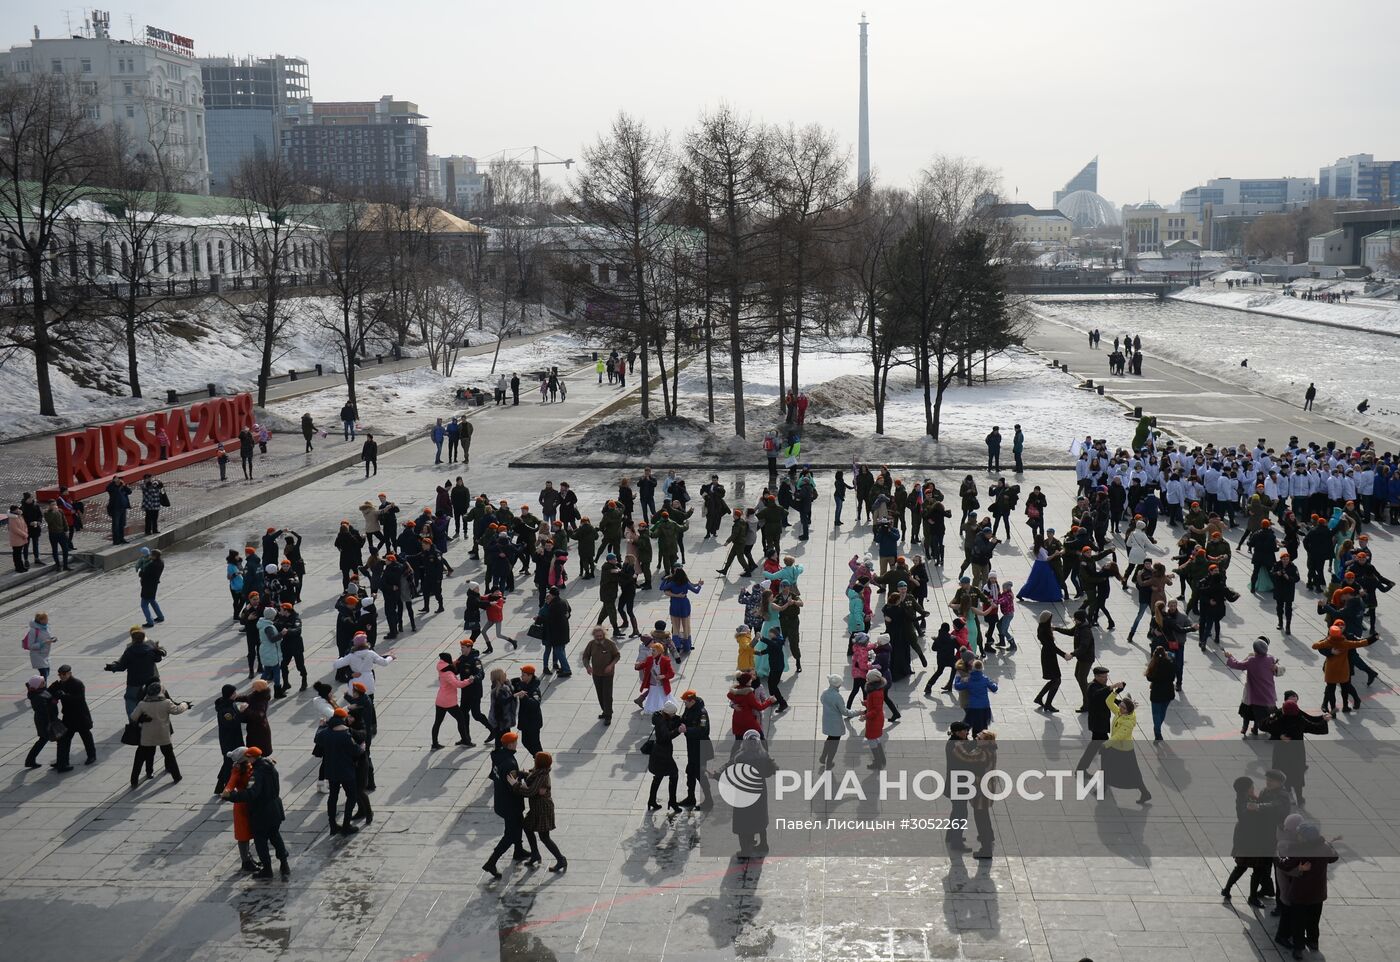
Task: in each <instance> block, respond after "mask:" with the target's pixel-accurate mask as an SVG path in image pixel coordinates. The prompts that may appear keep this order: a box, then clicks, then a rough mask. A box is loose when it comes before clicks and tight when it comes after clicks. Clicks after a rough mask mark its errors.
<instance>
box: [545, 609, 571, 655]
mask: <svg viewBox="0 0 1400 962" xmlns="http://www.w3.org/2000/svg"><path fill="white" fill-rule="evenodd" d="M572 613H573V612H572V610H571V609H570V608H569V603H568V602H567V601H565V600H564V599H563V598H555V599H554V600H553V601H551V602H550V603H549V604H547V605H545V608H544V643H545V644H546V645H567V644H568V643H569V615H571V614H572Z"/></svg>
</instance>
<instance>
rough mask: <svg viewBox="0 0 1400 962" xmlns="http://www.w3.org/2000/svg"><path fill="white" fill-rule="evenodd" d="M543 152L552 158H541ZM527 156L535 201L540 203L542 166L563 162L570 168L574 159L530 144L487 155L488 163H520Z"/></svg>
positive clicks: (565, 167) (566, 167)
mask: <svg viewBox="0 0 1400 962" xmlns="http://www.w3.org/2000/svg"><path fill="white" fill-rule="evenodd" d="M541 153H543V154H545V155H546V156H547V157H549V158H552V159H550V160H540V154H541ZM526 157H530V158H531V160H530V185H531V187H532V189H533V191H534V195H535V203H536V204H538V203H539V202H540V168H541V167H543V166H551V165H556V164H562V165H563V166H564V169H565V170H568V169H569V168H570V167H572V166H573V163H574V159H573V158H572V157H568V158H565V157H560V156H559V155H558V154H552V153H550V152H549V151H547V150H545V151H541V150H540V148H539V147H538V146H530V147H507V148H506V149H505V150H500V151H497V152H496V153H494V154H492V155H491V156H489V157H487V158H486V160H487V163H497V162H501V163H520V162H521V161H523V160H524V159H525V158H526Z"/></svg>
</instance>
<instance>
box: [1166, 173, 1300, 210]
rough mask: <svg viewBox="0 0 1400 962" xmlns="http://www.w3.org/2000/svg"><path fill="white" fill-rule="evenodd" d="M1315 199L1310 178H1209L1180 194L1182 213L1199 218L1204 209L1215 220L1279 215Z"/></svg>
mask: <svg viewBox="0 0 1400 962" xmlns="http://www.w3.org/2000/svg"><path fill="white" fill-rule="evenodd" d="M1316 196H1317V184H1316V183H1314V181H1313V179H1312V178H1311V177H1264V178H1239V179H1237V178H1234V177H1212V178H1211V179H1210V180H1208V181H1206V182H1205V184H1203V185H1201V186H1200V187H1192V188H1190V189H1188V190H1184V191H1182V192H1181V209H1182V211H1183V212H1186V213H1191V214H1195V215H1197V216H1200V214H1201V211H1202V210H1203V209H1204V208H1205V207H1206V206H1207V205H1209V206H1211V207H1212V208H1214V210H1215V214H1216V216H1218V217H1219V216H1232V215H1236V214H1267V213H1278V212H1281V211H1285V210H1288V209H1290V208H1293V207H1304V206H1306V205H1308V204H1311V203H1312V202H1313V199H1314V198H1315V197H1316Z"/></svg>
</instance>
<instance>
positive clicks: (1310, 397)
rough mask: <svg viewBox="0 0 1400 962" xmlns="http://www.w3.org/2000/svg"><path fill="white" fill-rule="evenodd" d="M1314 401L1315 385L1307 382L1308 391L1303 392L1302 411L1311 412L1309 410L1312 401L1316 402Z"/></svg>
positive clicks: (1315, 394) (1315, 396)
mask: <svg viewBox="0 0 1400 962" xmlns="http://www.w3.org/2000/svg"><path fill="white" fill-rule="evenodd" d="M1316 399H1317V385H1316V384H1314V383H1313V382H1311V381H1309V382H1308V389H1307V390H1306V391H1304V392H1303V410H1304V411H1311V410H1312V409H1313V401H1314V400H1316Z"/></svg>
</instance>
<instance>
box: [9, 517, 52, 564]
mask: <svg viewBox="0 0 1400 962" xmlns="http://www.w3.org/2000/svg"><path fill="white" fill-rule="evenodd" d="M5 521H6V524H7V525H8V526H9V530H10V554H11V555H13V556H14V564H15V571H16V572H20V573H23V572H25V571H28V570H29V564H28V562H27V561H26V560H25V559H26V556H27V555H28V554H29V522H28V521H26V520H25V517H24V515H23V514H21V513H20V510H19V505H17V504H12V505H10V513H9V515H8V516H7V517H6V519H5ZM35 558H36V563H37V564H43V562H42V561H37V558H38V552H37V551H36V552H35Z"/></svg>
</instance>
